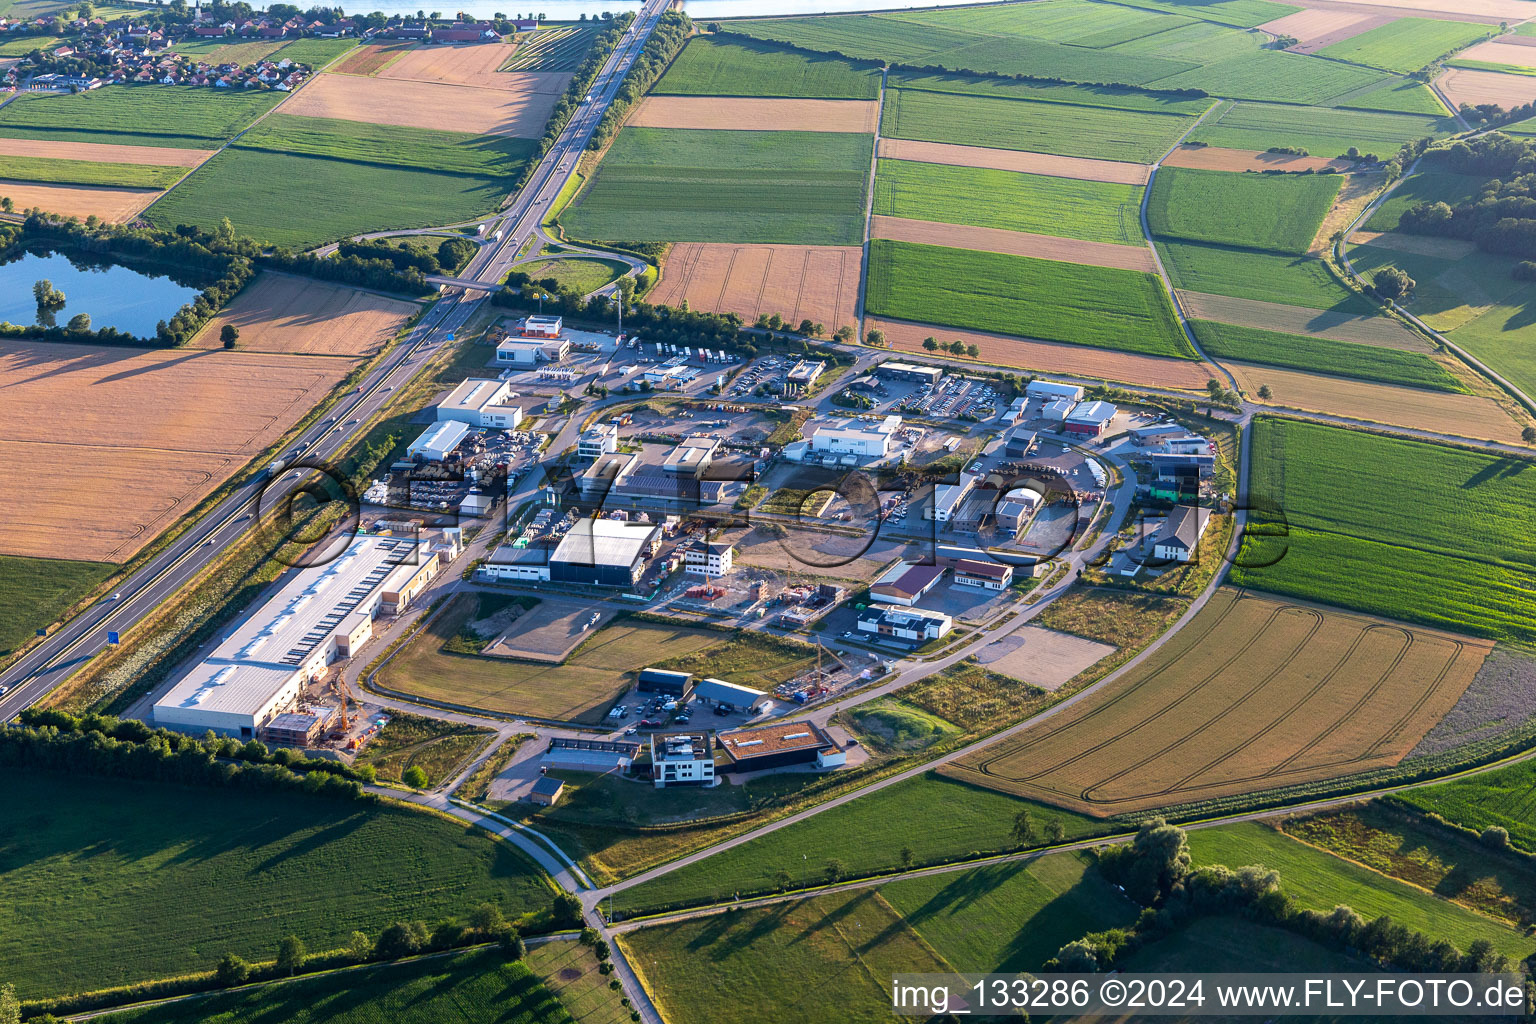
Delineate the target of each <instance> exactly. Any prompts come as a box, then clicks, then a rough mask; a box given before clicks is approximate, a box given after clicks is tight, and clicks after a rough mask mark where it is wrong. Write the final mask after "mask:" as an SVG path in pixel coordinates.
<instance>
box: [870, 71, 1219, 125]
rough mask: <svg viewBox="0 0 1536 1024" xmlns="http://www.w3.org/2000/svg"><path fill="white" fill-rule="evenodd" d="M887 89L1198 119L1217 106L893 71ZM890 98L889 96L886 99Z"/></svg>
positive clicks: (1086, 88)
mask: <svg viewBox="0 0 1536 1024" xmlns="http://www.w3.org/2000/svg"><path fill="white" fill-rule="evenodd" d="M886 88H887V89H888V90H890V89H909V90H910V89H920V90H922V91H924V92H946V93H957V94H959V95H962V96H995V97H998V98H1000V99H1005V100H1034V101H1036V102H1039V103H1067V104H1070V105H1072V106H1074V107H1106V108H1108V109H1111V110H1134V111H1141V112H1143V113H1152V114H1176V115H1181V116H1186V117H1198V116H1200V115H1201V114H1202V113H1204V112H1205V111H1206V109H1207V108H1209V107H1210V106H1211V104H1212V103H1214V102H1215V101H1214V100H1210V99H1207V98H1204V97H1193V98H1192V97H1186V96H1175V95H1172V94H1170V93H1160V92H1142V91H1140V90H1137V89H1129V88H1114V87H1111V86H1103V85H1062V84H1059V83H1055V82H1036V81H1031V80H1029V79H1014V78H994V77H982V76H979V75H965V74H958V73H946V72H922V71H892V72H891V73H890V75H889V76H888V77H887V80H886ZM889 98H890V97H889V96H887V99H889Z"/></svg>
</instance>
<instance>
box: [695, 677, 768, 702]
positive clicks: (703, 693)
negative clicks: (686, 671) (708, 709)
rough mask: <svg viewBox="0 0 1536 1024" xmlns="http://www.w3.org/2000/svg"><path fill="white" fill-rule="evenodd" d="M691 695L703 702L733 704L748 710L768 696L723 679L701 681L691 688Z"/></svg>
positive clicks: (760, 691)
mask: <svg viewBox="0 0 1536 1024" xmlns="http://www.w3.org/2000/svg"><path fill="white" fill-rule="evenodd" d="M693 695H694V697H696V698H700V699H703V700H712V701H718V702H719V703H721V704H733V705H735V706H736V707H739V708H749V707H752V706H753V705H754V704H756V703H757V702H758V701H760V700H762V699H763V698H764V697H766V696H768V695H767V694H766V693H764V692H763V691H762V690H754V689H752V687H750V686H742V685H741V684H740V683H729V682H726V681H725V680H724V679H701V680H699V681H698V682H697V683H695V684H694V686H693Z"/></svg>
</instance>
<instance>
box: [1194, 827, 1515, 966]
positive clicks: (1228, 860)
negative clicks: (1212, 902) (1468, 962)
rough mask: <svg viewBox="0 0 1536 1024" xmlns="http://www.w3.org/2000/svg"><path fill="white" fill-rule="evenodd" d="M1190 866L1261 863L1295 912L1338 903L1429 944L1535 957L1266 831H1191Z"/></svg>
mask: <svg viewBox="0 0 1536 1024" xmlns="http://www.w3.org/2000/svg"><path fill="white" fill-rule="evenodd" d="M1189 850H1190V853H1191V854H1192V855H1193V856H1194V861H1195V864H1196V865H1200V864H1225V865H1226V866H1227V867H1230V868H1239V867H1243V866H1245V865H1248V864H1262V865H1264V866H1265V867H1266V868H1270V869H1271V870H1274V871H1278V872H1280V886H1281V888H1282V889H1284V890H1285V892H1286V894H1287V895H1288V896H1290V897H1291V899H1292V900H1293V901H1295V902H1296V903H1297V904H1298V905H1299V906H1302V907H1307V908H1310V909H1312V910H1320V911H1323V912H1324V913H1327V912H1328V911H1330V910H1332V909H1333V908H1334V907H1335V906H1337V905H1338V904H1340V903H1343V904H1347V905H1348V906H1351V907H1353V908H1354V909H1355V911H1356V913H1358V914H1360V916H1361V917H1364V918H1365V919H1366V920H1368V921H1369V920H1371V919H1372V918H1376V917H1380V916H1381V915H1383V914H1387V915H1390V916H1391V918H1392V920H1394V921H1396V922H1397V923H1398V924H1401V925H1406V926H1408V927H1409V928H1412V929H1414V930H1415V931H1421V932H1424V933H1425V934H1426V935H1428V936H1429V937H1430V939H1431V940H1432V941H1433V940H1434V939H1447V940H1449V941H1450V942H1452V943H1454V944H1455V945H1456V946H1458V947H1459V948H1461V949H1463V950H1465V949H1466V948H1467V947H1468V946H1470V945H1471V944H1472V943H1473V942H1475V941H1477V940H1478V939H1487V940H1488V941H1489V942H1491V943H1493V945H1494V948H1495V949H1497V950H1498V951H1499V952H1501V953H1504V954H1506V955H1508V956H1510V957H1512V958H1514V959H1517V960H1518V959H1524V958H1525V957H1526V956H1528V955H1530V954H1531V953H1532V952H1533V951H1536V938H1527V937H1525V936H1523V935H1521V934H1520V933H1519V932H1518V931H1516V930H1515V929H1513V928H1511V927H1509V925H1507V924H1505V923H1503V922H1502V921H1496V920H1494V919H1493V918H1490V917H1484V916H1483V915H1481V914H1476V913H1473V912H1472V911H1470V910H1467V909H1466V908H1465V907H1460V906H1457V905H1456V904H1454V903H1451V902H1450V901H1448V900H1443V899H1439V898H1437V897H1435V896H1434V895H1432V894H1430V893H1427V892H1425V891H1424V890H1422V889H1419V888H1416V887H1414V886H1411V885H1405V884H1404V883H1402V882H1399V881H1398V880H1396V879H1394V878H1389V877H1387V876H1386V875H1382V874H1378V873H1377V872H1374V871H1371V870H1369V869H1367V868H1363V867H1361V866H1360V865H1358V864H1352V863H1350V862H1349V861H1347V860H1343V859H1341V858H1339V857H1335V856H1333V855H1332V854H1328V853H1324V852H1323V851H1322V850H1318V849H1314V848H1313V847H1310V846H1307V845H1306V844H1304V843H1299V842H1297V841H1296V840H1294V839H1291V838H1289V837H1288V836H1286V835H1284V834H1283V833H1280V832H1277V831H1275V830H1274V829H1272V828H1270V827H1269V826H1267V825H1261V824H1258V823H1257V822H1244V823H1242V824H1238V825H1225V826H1222V827H1220V828H1202V829H1195V830H1193V831H1191V832H1190V833H1189Z"/></svg>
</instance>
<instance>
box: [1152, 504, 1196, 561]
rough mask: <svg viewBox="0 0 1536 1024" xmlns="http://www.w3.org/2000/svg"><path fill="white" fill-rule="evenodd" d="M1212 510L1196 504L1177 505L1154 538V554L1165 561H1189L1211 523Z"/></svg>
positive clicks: (1159, 559)
mask: <svg viewBox="0 0 1536 1024" xmlns="http://www.w3.org/2000/svg"><path fill="white" fill-rule="evenodd" d="M1210 518H1211V510H1210V509H1208V508H1200V507H1198V506H1195V505H1175V506H1174V509H1173V511H1172V512H1170V513H1168V518H1167V519H1165V520H1163V525H1162V528H1161V529H1160V530H1158V531H1157V533H1156V535H1154V536H1153V538H1152V554H1153V556H1154V557H1155V558H1156V559H1157V560H1158V561H1159V562H1163V563H1168V562H1187V561H1189V560H1190V559H1191V558H1193V557H1194V555H1195V549H1196V548H1197V547H1199V545H1200V538H1201V537H1203V536H1205V528H1206V527H1207V526H1209V525H1210Z"/></svg>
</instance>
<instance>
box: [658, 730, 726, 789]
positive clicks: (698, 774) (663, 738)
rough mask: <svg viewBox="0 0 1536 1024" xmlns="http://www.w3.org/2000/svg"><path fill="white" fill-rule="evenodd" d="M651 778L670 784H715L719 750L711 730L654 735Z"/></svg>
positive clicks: (664, 785) (660, 787) (663, 785)
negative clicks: (717, 752) (712, 742)
mask: <svg viewBox="0 0 1536 1024" xmlns="http://www.w3.org/2000/svg"><path fill="white" fill-rule="evenodd" d="M651 781H652V782H654V783H655V785H656V788H657V789H663V788H665V787H667V786H712V785H714V782H715V753H714V750H713V749H711V743H710V733H709V731H708V730H707V729H704V730H690V731H688V732H666V733H663V732H658V733H653V734H652V735H651Z"/></svg>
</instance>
